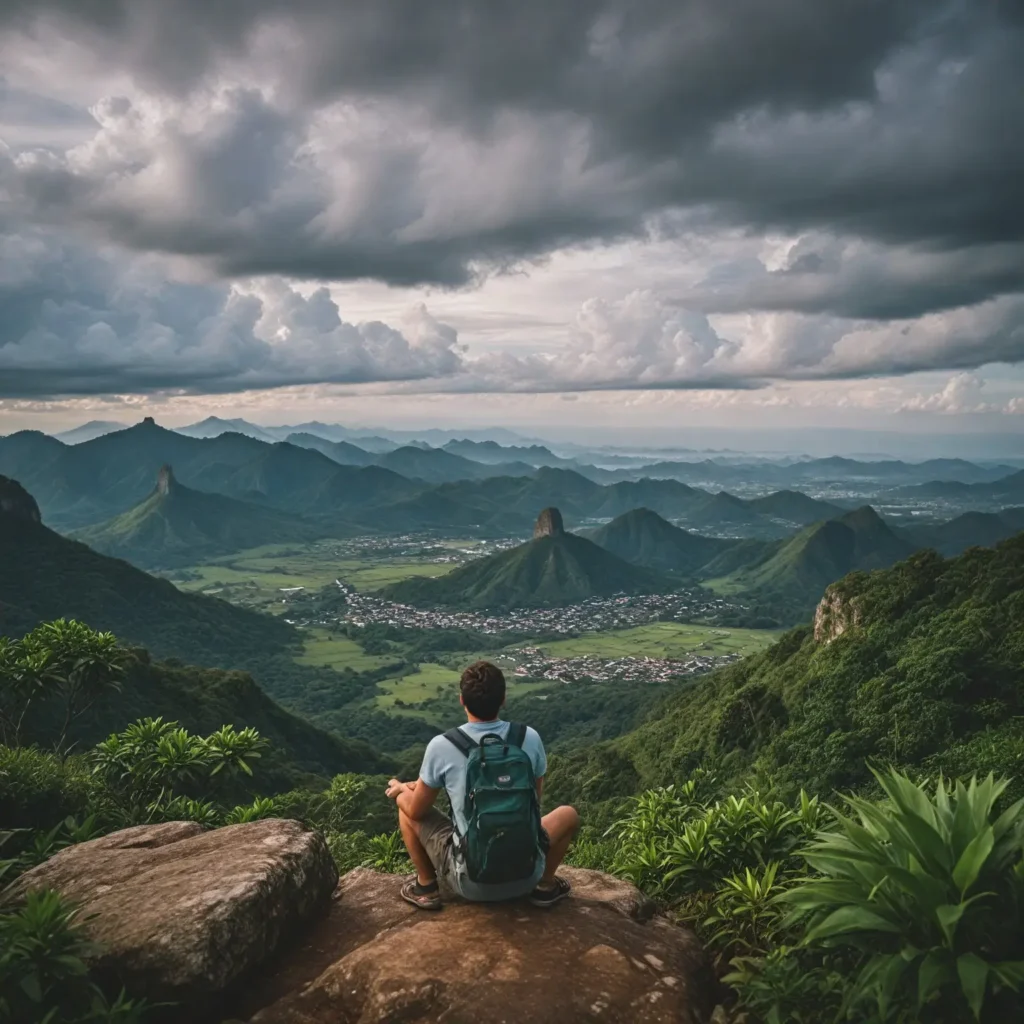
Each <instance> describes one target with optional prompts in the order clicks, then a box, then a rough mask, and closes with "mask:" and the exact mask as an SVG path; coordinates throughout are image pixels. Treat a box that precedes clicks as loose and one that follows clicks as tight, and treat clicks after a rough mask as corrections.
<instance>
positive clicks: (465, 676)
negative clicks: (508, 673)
mask: <svg viewBox="0 0 1024 1024" xmlns="http://www.w3.org/2000/svg"><path fill="white" fill-rule="evenodd" d="M459 689H460V690H461V691H462V706H463V707H464V708H465V709H466V710H467V711H468V712H469V713H470V714H471V715H472V716H473V717H474V718H479V719H482V720H483V721H485V722H490V721H492V720H493V719H495V718H497V717H498V712H499V711H500V710H501V706H502V704H504V703H505V677H504V675H502V672H501V669H500V668H498V666H497V665H492V664H491V663H490V662H489V661H474V662H473V664H472V665H470V666H469V668H467V669H466V671H465V672H463V673H462V678H461V679H460V680H459Z"/></svg>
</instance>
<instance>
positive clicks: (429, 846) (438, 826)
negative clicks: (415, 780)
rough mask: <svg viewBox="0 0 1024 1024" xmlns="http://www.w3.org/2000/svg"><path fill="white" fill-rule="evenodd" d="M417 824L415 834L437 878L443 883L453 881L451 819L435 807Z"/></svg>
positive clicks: (452, 831)
mask: <svg viewBox="0 0 1024 1024" xmlns="http://www.w3.org/2000/svg"><path fill="white" fill-rule="evenodd" d="M416 824H417V826H418V827H417V830H416V831H417V834H418V835H419V837H420V842H421V843H422V844H423V849H425V850H426V851H427V856H428V857H429V858H430V863H431V864H433V865H434V870H435V871H436V872H437V877H438V878H441V879H444V880H445V881H449V882H451V881H453V880H454V877H455V850H454V846H453V843H452V837H453V836H454V835H455V826H454V825H453V824H452V821H451V818H449V817H448V816H447V815H446V814H442V813H441V812H440V811H439V810H438V809H437V808H436V807H431V808H430V810H429V811H427V814H426V816H425V817H423V818H420V820H419V821H418V822H417V823H416Z"/></svg>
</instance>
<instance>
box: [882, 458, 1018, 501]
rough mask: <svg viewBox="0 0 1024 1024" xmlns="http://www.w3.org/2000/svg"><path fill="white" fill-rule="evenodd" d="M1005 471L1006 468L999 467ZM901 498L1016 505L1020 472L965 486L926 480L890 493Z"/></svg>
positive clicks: (953, 482) (954, 482)
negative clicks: (947, 499)
mask: <svg viewBox="0 0 1024 1024" xmlns="http://www.w3.org/2000/svg"><path fill="white" fill-rule="evenodd" d="M1001 468H1004V469H1008V468H1009V467H1001ZM892 494H894V495H895V496H897V497H901V498H951V499H955V500H956V501H957V502H960V503H965V502H975V503H978V504H989V505H990V504H993V503H998V502H1004V503H1010V504H1016V503H1019V502H1024V470H1018V471H1016V472H1011V473H1008V474H1006V475H1004V476H1001V477H999V479H997V480H989V481H987V482H985V483H975V484H967V483H962V482H956V481H948V480H930V481H928V482H927V483H923V484H918V485H915V486H908V487H899V488H896V489H895V490H893V491H892Z"/></svg>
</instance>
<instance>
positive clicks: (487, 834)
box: [444, 722, 547, 885]
mask: <svg viewBox="0 0 1024 1024" xmlns="http://www.w3.org/2000/svg"><path fill="white" fill-rule="evenodd" d="M444 737H445V739H446V740H448V741H449V742H450V743H451V744H452V745H453V746H454V747H456V748H457V749H458V750H459V751H460V752H461V753H462V754H464V755H465V757H466V761H467V764H466V802H465V804H464V805H463V813H464V814H465V817H466V826H467V828H466V834H465V835H458V830H457V829H456V851H457V855H459V856H461V857H462V859H463V861H464V862H465V865H466V872H467V874H468V875H469V878H470V880H471V881H473V882H478V883H481V884H485V885H497V884H500V883H502V882H520V881H523V880H524V879H527V878H529V877H530V876H531V875H532V874H533V872H534V870H535V868H536V866H537V857H538V855H540V854H543V853H544V852H545V850H546V846H547V844H546V842H545V840H546V839H547V836H546V835H545V833H544V831H543V829H542V828H541V824H540V803H539V802H538V800H537V780H536V779H535V778H534V774H533V763H532V762H531V761H530V758H529V755H527V754H526V753H525V752H524V750H523V740H524V739H525V738H526V726H525V725H517V724H516V723H515V722H509V726H508V733H507V734H506V736H505V738H504V739H502V738H501V737H500V736H499V735H497V733H488V734H487V735H486V736H482V737H481V738H480V742H479V743H477V742H476V741H475V740H474V739H472V737H470V736H467V735H466V734H465V733H464V732H463V731H462V730H461V729H450V730H449V731H448V732H446V733H445V734H444Z"/></svg>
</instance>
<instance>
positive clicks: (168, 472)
mask: <svg viewBox="0 0 1024 1024" xmlns="http://www.w3.org/2000/svg"><path fill="white" fill-rule="evenodd" d="M177 483H178V481H177V480H175V479H174V470H173V469H171V467H170V466H167V465H163V466H161V467H160V472H159V473H158V474H157V478H156V493H157V494H170V493H171V490H172V488H174V487H175V486H176V485H177Z"/></svg>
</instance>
